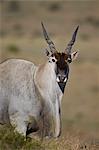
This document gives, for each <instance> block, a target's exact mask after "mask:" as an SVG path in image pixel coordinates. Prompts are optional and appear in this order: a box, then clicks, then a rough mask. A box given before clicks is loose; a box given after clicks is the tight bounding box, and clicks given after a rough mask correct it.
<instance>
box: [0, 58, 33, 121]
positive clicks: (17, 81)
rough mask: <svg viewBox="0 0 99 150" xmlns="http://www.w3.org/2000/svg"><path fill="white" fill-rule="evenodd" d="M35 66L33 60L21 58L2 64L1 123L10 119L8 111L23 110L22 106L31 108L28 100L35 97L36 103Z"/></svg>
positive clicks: (0, 75)
mask: <svg viewBox="0 0 99 150" xmlns="http://www.w3.org/2000/svg"><path fill="white" fill-rule="evenodd" d="M35 68H36V66H35V65H34V64H33V63H32V62H29V61H26V60H21V59H9V60H7V61H5V62H3V63H1V64H0V123H5V122H8V121H9V118H8V113H14V112H15V111H22V108H23V109H27V111H28V110H30V109H31V105H29V104H26V105H25V103H28V101H29V102H30V101H31V100H32V99H34V101H33V102H34V103H35V94H34V93H35V87H34V81H33V80H34V79H33V77H34V72H35ZM23 101H24V102H23ZM22 105H23V106H22ZM24 105H25V107H24Z"/></svg>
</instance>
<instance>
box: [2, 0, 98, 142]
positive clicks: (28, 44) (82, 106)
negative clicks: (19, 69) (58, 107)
mask: <svg viewBox="0 0 99 150" xmlns="http://www.w3.org/2000/svg"><path fill="white" fill-rule="evenodd" d="M41 21H43V22H44V24H45V27H46V29H47V30H48V32H49V34H50V36H51V39H52V40H53V41H54V43H55V44H56V47H57V50H59V51H63V50H64V49H65V47H66V45H67V43H68V41H69V40H70V39H71V35H72V33H73V31H74V29H75V27H76V26H77V25H79V26H80V29H79V32H78V36H77V40H76V43H75V46H74V50H79V57H78V59H77V61H75V62H74V63H73V64H71V65H70V68H71V69H70V79H69V81H68V84H67V87H66V89H65V94H64V97H63V100H62V123H63V127H62V131H63V132H62V134H63V135H64V136H65V135H66V134H67V133H70V134H73V135H76V134H77V135H80V136H81V137H86V136H88V137H89V138H92V137H95V138H98V139H99V43H98V42H99V2H98V0H97V1H95V0H93V1H91V0H88V1H78V0H74V1H69V0H68V1H65V0H64V1H61V0H58V1H46V0H45V1H42V0H41V1H39V0H38V1H34V0H31V1H28V0H25V1H18V0H12V1H11V0H1V1H0V62H2V61H4V60H5V59H7V58H22V59H27V60H30V61H32V62H34V63H35V64H39V63H43V62H44V61H45V59H46V56H45V50H44V49H45V48H46V47H47V44H46V42H45V41H44V38H43V34H42V29H41Z"/></svg>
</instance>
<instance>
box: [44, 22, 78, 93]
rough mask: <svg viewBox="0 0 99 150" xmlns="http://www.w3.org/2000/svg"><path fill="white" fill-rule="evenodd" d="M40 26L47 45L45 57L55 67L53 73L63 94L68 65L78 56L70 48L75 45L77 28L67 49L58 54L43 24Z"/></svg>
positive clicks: (76, 52)
mask: <svg viewBox="0 0 99 150" xmlns="http://www.w3.org/2000/svg"><path fill="white" fill-rule="evenodd" d="M41 24H42V28H43V34H44V38H45V40H46V42H47V44H48V45H49V50H47V49H46V55H47V57H48V61H49V63H52V65H54V66H55V67H54V68H55V73H56V81H57V83H58V85H59V86H60V88H61V90H62V92H64V88H65V85H66V82H67V80H68V75H69V64H70V63H71V62H72V61H73V60H74V59H76V57H77V55H78V51H75V52H72V46H73V45H74V43H75V40H76V35H77V31H78V28H79V26H77V28H76V30H75V31H74V33H73V35H72V39H71V40H70V42H69V43H68V44H67V47H66V48H65V50H64V51H63V52H58V51H57V50H56V48H55V45H54V43H53V42H52V41H51V39H50V38H49V35H48V34H47V31H46V29H45V27H44V24H43V23H41Z"/></svg>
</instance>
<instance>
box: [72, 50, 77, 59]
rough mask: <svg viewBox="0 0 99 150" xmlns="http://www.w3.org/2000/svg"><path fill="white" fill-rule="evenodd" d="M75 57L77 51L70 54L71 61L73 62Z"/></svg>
mask: <svg viewBox="0 0 99 150" xmlns="http://www.w3.org/2000/svg"><path fill="white" fill-rule="evenodd" d="M77 56H78V51H76V52H73V53H72V54H71V59H72V61H73V60H75V59H76V58H77Z"/></svg>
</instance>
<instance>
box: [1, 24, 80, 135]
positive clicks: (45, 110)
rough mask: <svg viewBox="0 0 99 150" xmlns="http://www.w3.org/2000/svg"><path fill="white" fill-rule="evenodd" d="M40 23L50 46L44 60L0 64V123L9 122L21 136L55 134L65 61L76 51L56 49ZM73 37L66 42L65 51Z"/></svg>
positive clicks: (59, 115)
mask: <svg viewBox="0 0 99 150" xmlns="http://www.w3.org/2000/svg"><path fill="white" fill-rule="evenodd" d="M42 27H43V31H44V36H45V39H46V40H47V43H48V44H49V47H50V52H49V51H46V52H47V56H48V61H46V63H44V64H42V65H40V66H35V65H34V64H33V63H32V62H29V61H26V60H21V59H9V60H7V61H5V62H3V63H1V64H0V123H1V124H4V123H10V124H11V125H12V126H14V127H15V129H16V130H17V131H18V132H19V133H21V134H22V135H24V136H26V135H27V134H28V133H30V132H37V133H38V134H39V135H40V136H41V135H43V136H51V137H58V136H59V135H60V131H61V99H62V96H63V93H64V89H65V85H66V82H67V80H68V74H69V65H68V62H70V61H72V60H73V58H74V57H75V55H76V54H77V52H75V53H73V54H71V53H69V52H68V53H66V52H65V53H58V52H57V51H56V50H55V47H54V44H53V42H52V41H50V39H49V37H48V35H47V33H46V30H45V28H44V26H43V24H42ZM77 30H78V29H77ZM77 30H76V32H77ZM75 34H76V33H75ZM75 37H76V35H75ZM75 37H73V38H75ZM74 41H75V39H72V41H71V45H70V43H69V44H68V46H67V51H69V49H70V50H71V47H70V46H72V45H73V42H74Z"/></svg>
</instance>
